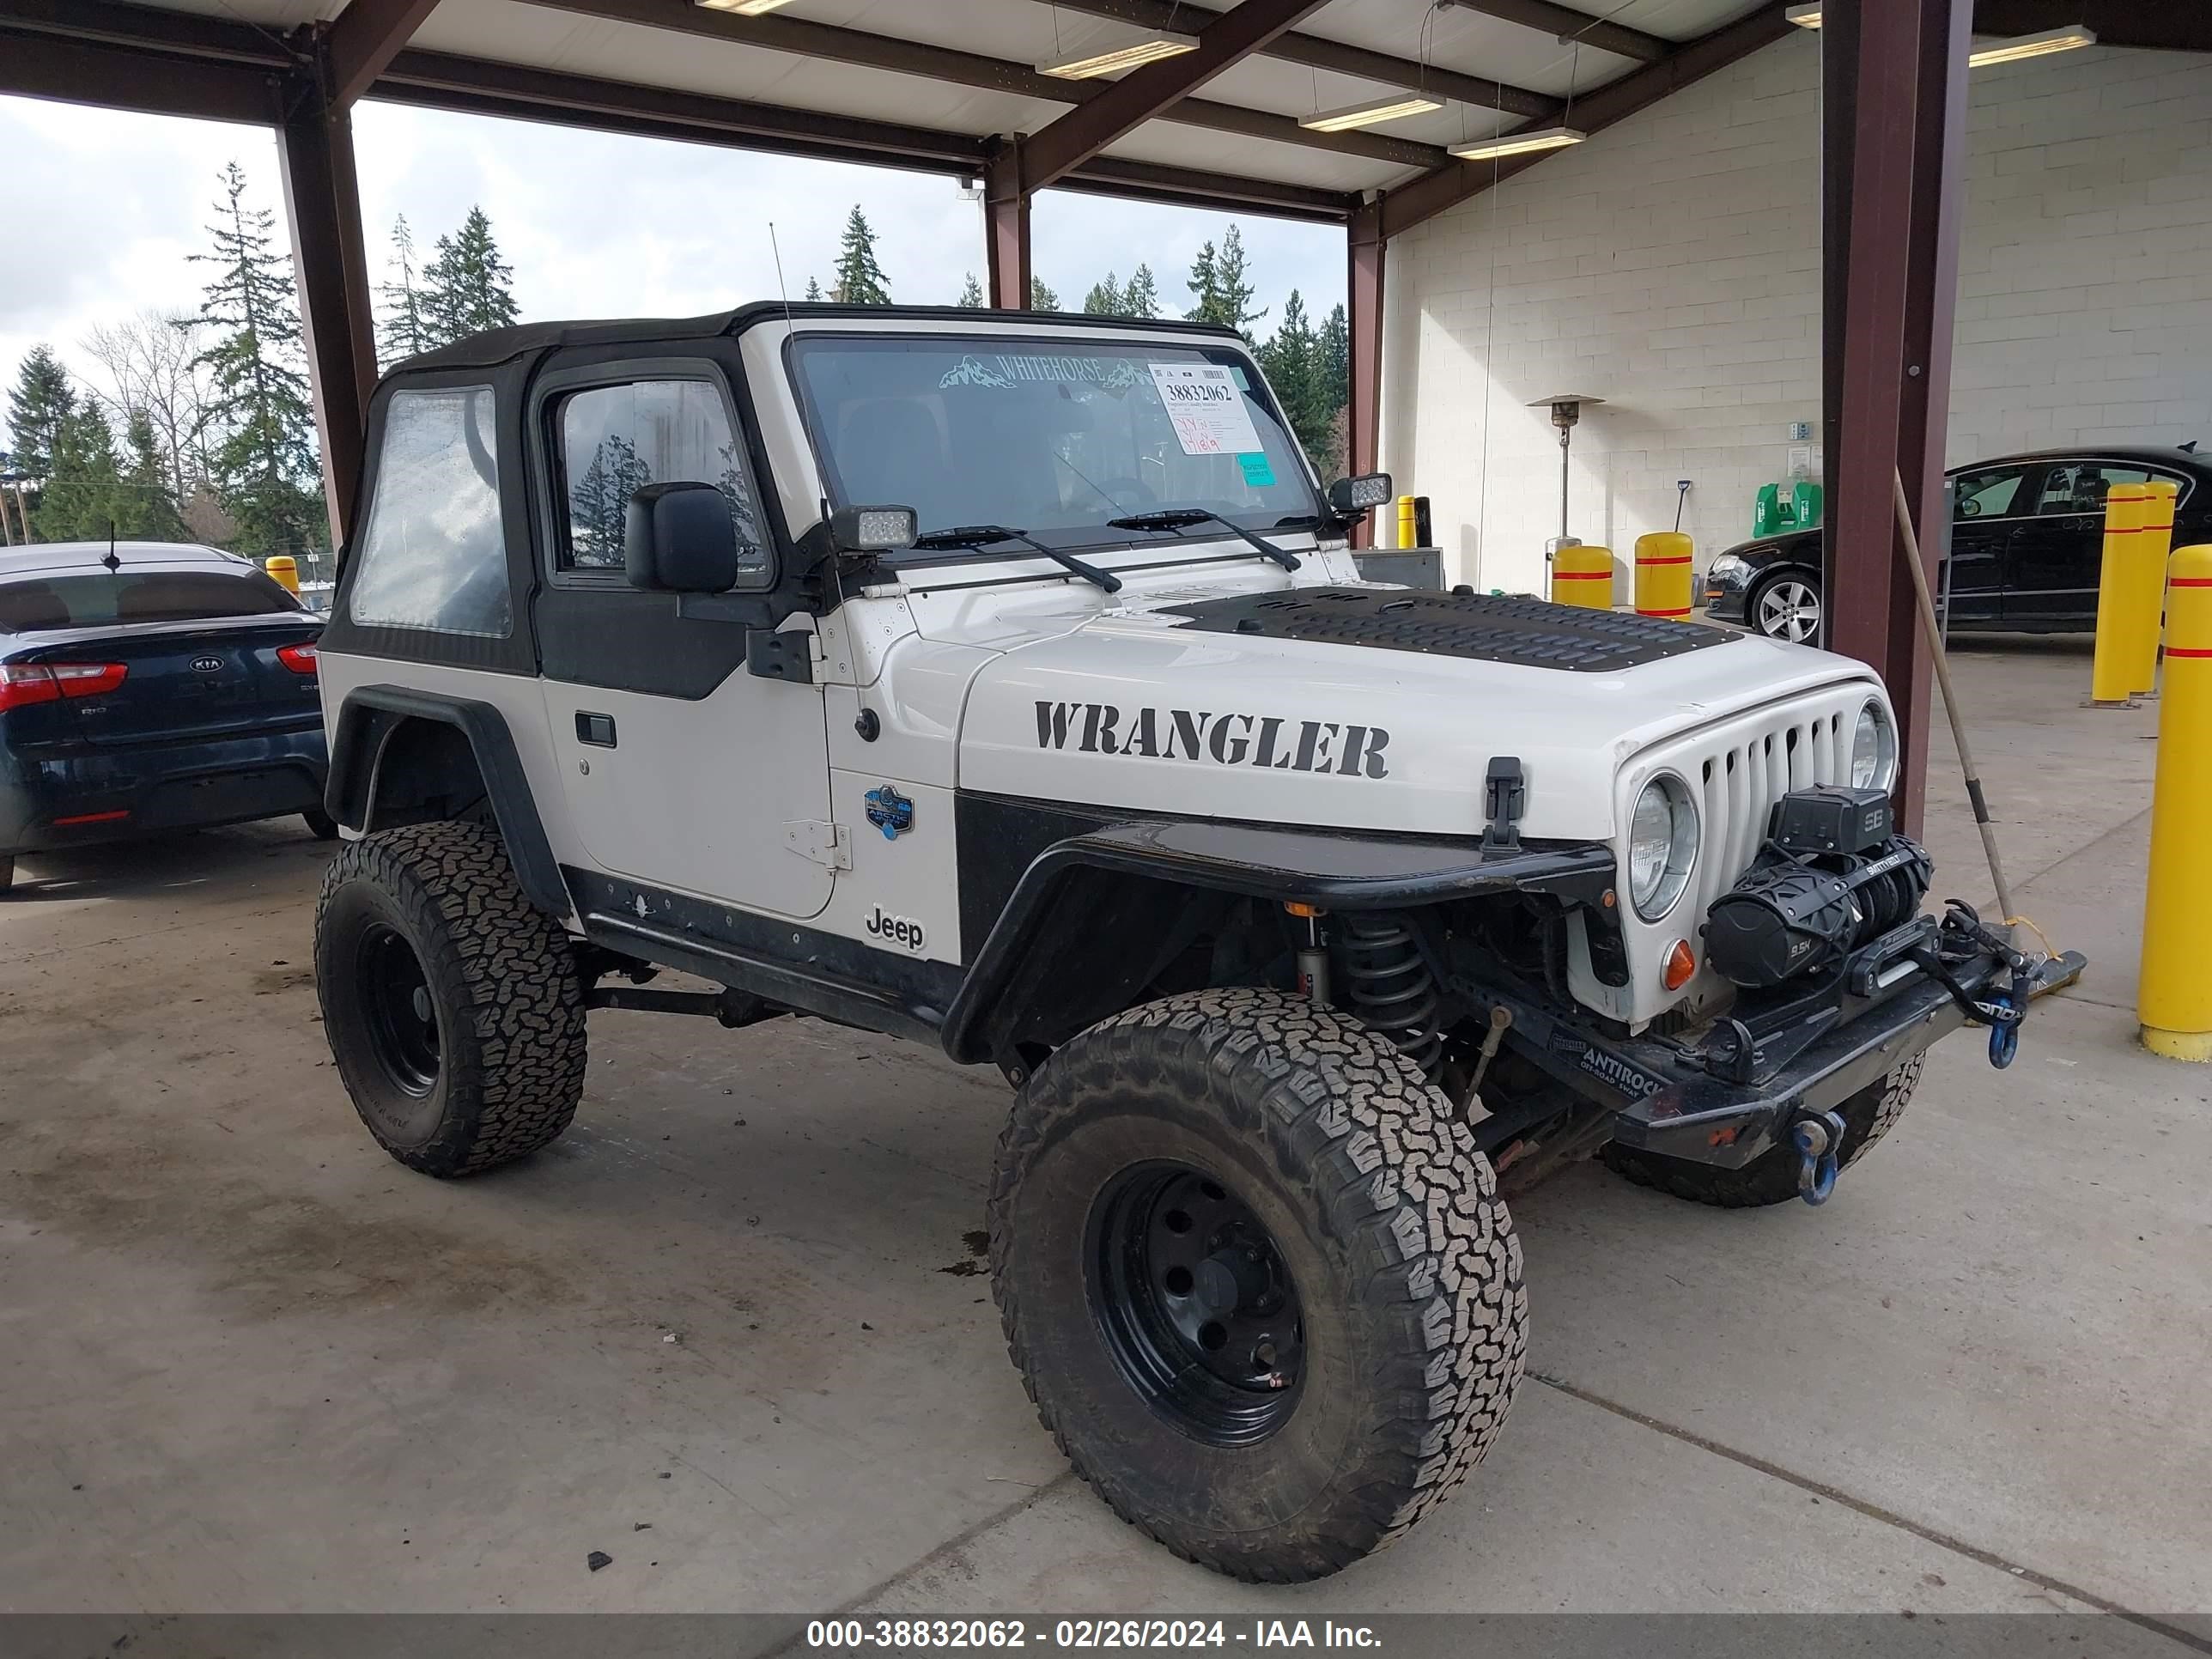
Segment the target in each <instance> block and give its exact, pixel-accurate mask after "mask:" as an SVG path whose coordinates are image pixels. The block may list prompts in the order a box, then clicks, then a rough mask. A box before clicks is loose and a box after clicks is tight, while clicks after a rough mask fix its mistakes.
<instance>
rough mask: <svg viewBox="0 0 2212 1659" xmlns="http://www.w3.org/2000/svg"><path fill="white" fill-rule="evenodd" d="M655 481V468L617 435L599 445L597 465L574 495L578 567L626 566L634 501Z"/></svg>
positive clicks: (590, 468)
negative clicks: (626, 531) (627, 525)
mask: <svg viewBox="0 0 2212 1659" xmlns="http://www.w3.org/2000/svg"><path fill="white" fill-rule="evenodd" d="M652 482H653V469H652V468H651V467H649V466H647V465H646V464H645V461H644V459H643V458H642V457H641V456H640V455H639V454H638V453H637V447H636V446H635V444H633V443H631V442H630V441H629V439H627V438H623V437H620V436H615V437H608V438H603V439H601V440H600V441H599V446H598V447H597V448H595V449H593V450H592V464H591V465H589V466H587V467H586V468H585V469H584V476H583V477H580V478H579V479H577V480H576V482H575V483H574V485H572V486H571V487H570V489H569V491H568V514H569V522H570V523H571V524H572V525H573V526H574V535H573V540H574V543H575V553H576V562H577V563H579V564H587V565H618V564H620V563H621V562H623V528H624V520H625V518H626V515H627V513H628V512H629V498H630V496H631V495H633V494H634V493H635V492H636V491H637V490H640V489H643V488H644V487H645V486H646V485H647V484H649V483H652Z"/></svg>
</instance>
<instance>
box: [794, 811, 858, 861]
mask: <svg viewBox="0 0 2212 1659" xmlns="http://www.w3.org/2000/svg"><path fill="white" fill-rule="evenodd" d="M783 844H784V845H785V846H786V847H787V848H789V849H790V850H791V851H793V852H794V853H796V854H799V857H801V858H803V859H811V860H813V861H814V862H815V863H817V864H818V865H820V866H823V868H824V869H827V870H849V869H851V868H852V867H853V832H852V831H851V830H850V829H847V828H846V827H845V826H844V825H843V824H842V823H819V822H817V820H815V819H813V818H800V819H798V820H796V821H792V822H787V823H785V824H784V826H783Z"/></svg>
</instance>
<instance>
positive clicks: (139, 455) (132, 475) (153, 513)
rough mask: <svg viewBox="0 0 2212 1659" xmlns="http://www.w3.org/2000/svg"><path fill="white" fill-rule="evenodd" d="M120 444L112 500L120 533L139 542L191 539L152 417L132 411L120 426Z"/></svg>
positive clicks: (142, 412) (141, 412)
mask: <svg viewBox="0 0 2212 1659" xmlns="http://www.w3.org/2000/svg"><path fill="white" fill-rule="evenodd" d="M123 445H124V449H125V455H124V458H123V462H122V465H123V480H122V486H121V489H120V491H119V493H118V500H117V501H116V507H117V509H118V518H119V521H120V522H121V524H122V526H123V529H122V532H121V533H122V534H124V535H126V536H130V537H132V538H135V539H137V540H138V541H142V542H182V541H189V540H191V537H190V536H189V535H188V534H187V533H186V532H185V516H184V513H182V512H181V511H179V508H178V506H177V497H176V493H175V491H174V490H173V489H172V488H171V486H170V483H169V469H168V465H167V460H166V459H165V458H164V457H163V455H162V453H161V439H160V438H159V437H158V436H156V435H155V431H154V417H153V416H150V415H149V414H148V413H147V412H146V411H145V410H143V409H134V410H131V419H130V422H129V424H128V425H127V426H125V428H124V435H123Z"/></svg>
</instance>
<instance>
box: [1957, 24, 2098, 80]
mask: <svg viewBox="0 0 2212 1659" xmlns="http://www.w3.org/2000/svg"><path fill="white" fill-rule="evenodd" d="M2096 44H2097V36H2096V33H2095V32H2094V31H2093V30H2090V29H2087V28H2084V27H2081V24H2079V23H2070V24H2069V25H2068V26H2067V27H2064V28H2063V29H2045V30H2044V31H2043V33H2040V34H2015V35H2014V36H2013V37H2012V38H2011V39H2010V40H1992V41H1990V43H1989V45H1987V46H1976V47H1975V48H1974V49H1973V50H1972V51H1971V52H1968V53H1967V54H1966V62H1967V63H1968V64H1971V65H1972V66H1973V67H1974V68H1976V69H1980V68H1982V67H1984V65H1985V64H2016V63H2018V62H2019V61H2020V60H2021V58H2046V57H2048V56H2050V55H2051V53H2052V52H2072V51H2073V50H2074V49H2075V47H2076V46H2095V45H2096Z"/></svg>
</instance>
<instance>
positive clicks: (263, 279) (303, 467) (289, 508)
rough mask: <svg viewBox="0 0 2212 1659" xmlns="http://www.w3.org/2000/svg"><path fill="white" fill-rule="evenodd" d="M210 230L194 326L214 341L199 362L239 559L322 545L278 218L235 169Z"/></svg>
mask: <svg viewBox="0 0 2212 1659" xmlns="http://www.w3.org/2000/svg"><path fill="white" fill-rule="evenodd" d="M245 196H246V174H245V173H244V172H243V171H241V170H240V167H239V165H238V163H237V162H235V161H233V162H232V163H230V165H229V166H228V167H225V168H224V169H223V171H222V200H221V201H220V202H218V203H217V204H216V223H214V224H213V225H210V227H209V228H208V234H210V235H211V236H212V237H213V238H214V239H215V251H214V252H211V253H196V254H194V255H192V256H191V257H192V258H194V259H195V260H197V262H199V263H200V264H209V265H212V266H214V267H215V271H216V274H215V279H214V280H213V281H212V282H210V283H209V284H208V286H207V289H206V296H205V298H204V301H203V302H202V305H201V308H200V315H199V319H198V320H199V321H200V322H201V323H202V324H204V325H205V326H206V327H207V329H208V331H209V332H210V334H211V335H213V336H214V337H215V343H214V344H212V345H210V347H209V348H208V349H206V350H205V351H204V352H202V353H201V354H200V356H199V358H198V359H197V361H198V362H200V363H202V364H204V365H205V366H206V368H208V370H209V371H210V375H211V378H212V380H213V386H212V387H211V389H210V396H209V400H208V415H209V418H210V422H212V424H213V425H214V426H215V427H216V429H217V430H219V431H220V432H221V433H222V441H221V442H220V443H218V444H217V445H216V449H215V453H214V454H213V455H212V456H211V457H210V459H211V461H212V462H213V465H214V471H215V483H216V493H217V495H218V496H219V497H220V499H221V500H222V506H223V509H224V511H225V512H227V513H229V514H230V516H231V518H232V520H234V522H235V523H236V524H237V526H238V535H237V537H236V538H235V544H236V547H237V549H238V550H239V551H240V552H245V553H255V554H265V553H283V552H295V551H298V550H302V549H304V548H306V547H307V546H308V545H310V544H312V543H314V542H318V541H319V540H320V539H321V534H322V513H321V511H320V507H321V504H320V502H319V501H318V500H317V499H316V495H315V494H314V493H313V492H311V491H310V489H309V488H308V484H309V481H310V480H312V479H313V477H315V443H314V414H313V410H312V409H311V408H310V407H309V404H308V402H307V375H306V374H305V373H304V371H303V370H302V368H301V367H300V362H301V342H300V314H299V312H298V310H297V308H296V301H295V295H294V290H293V286H292V269H291V261H290V260H289V258H286V257H285V256H284V255H283V254H282V253H280V252H277V251H276V247H275V246H274V241H275V237H274V226H275V223H276V215H275V214H273V213H271V212H270V210H268V209H266V208H254V207H248V206H247V205H246V201H245Z"/></svg>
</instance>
